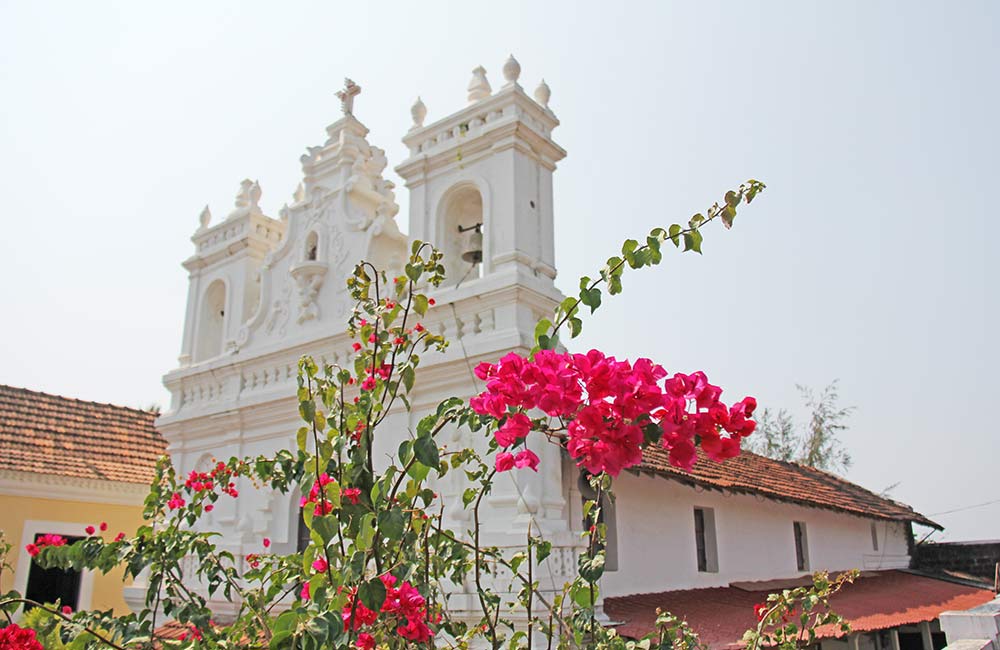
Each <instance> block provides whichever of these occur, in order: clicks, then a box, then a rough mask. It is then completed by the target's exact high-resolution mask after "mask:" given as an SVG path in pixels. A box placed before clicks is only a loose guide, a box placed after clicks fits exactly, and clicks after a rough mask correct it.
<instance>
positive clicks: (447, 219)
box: [437, 183, 486, 286]
mask: <svg viewBox="0 0 1000 650" xmlns="http://www.w3.org/2000/svg"><path fill="white" fill-rule="evenodd" d="M437 225H438V229H437V233H438V236H437V245H438V247H439V248H440V249H441V252H442V253H444V266H445V270H446V277H445V281H444V284H445V286H454V285H456V284H459V283H460V282H461V283H465V282H468V281H469V280H471V279H475V278H478V277H480V276H481V275H482V272H483V264H482V261H478V262H476V261H472V260H470V259H468V256H467V257H466V259H463V257H462V256H463V255H466V254H467V253H469V252H470V251H471V250H472V249H474V248H477V246H476V245H475V243H476V242H477V241H478V242H483V238H482V237H476V236H475V234H476V226H477V225H482V227H481V228H480V232H481V233H485V232H486V229H485V225H484V224H483V195H482V194H481V193H480V191H479V188H477V187H476V186H475V185H474V184H472V183H461V184H459V185H456V186H455V187H452V188H451V189H449V190H448V191H447V192H446V193H445V194H444V196H443V197H442V199H441V202H440V204H439V206H438V224H437ZM478 248H479V249H480V255H482V254H483V252H482V251H483V250H485V246H484V245H483V244H482V243H480V245H479V246H478ZM480 259H481V258H480Z"/></svg>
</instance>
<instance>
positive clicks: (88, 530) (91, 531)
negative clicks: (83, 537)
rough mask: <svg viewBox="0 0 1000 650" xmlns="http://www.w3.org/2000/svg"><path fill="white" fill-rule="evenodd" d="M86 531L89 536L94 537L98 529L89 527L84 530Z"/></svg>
mask: <svg viewBox="0 0 1000 650" xmlns="http://www.w3.org/2000/svg"><path fill="white" fill-rule="evenodd" d="M84 530H85V531H86V532H87V534H88V535H93V534H94V533H96V532H97V529H96V528H94V527H93V526H87V527H86V528H84Z"/></svg>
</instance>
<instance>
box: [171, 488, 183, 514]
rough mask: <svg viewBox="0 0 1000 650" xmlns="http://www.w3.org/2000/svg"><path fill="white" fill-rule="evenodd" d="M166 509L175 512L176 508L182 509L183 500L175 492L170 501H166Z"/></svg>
mask: <svg viewBox="0 0 1000 650" xmlns="http://www.w3.org/2000/svg"><path fill="white" fill-rule="evenodd" d="M167 507H168V508H170V509H171V510H176V509H178V508H183V507H184V499H183V498H182V497H181V495H180V494H178V493H177V492H174V494H173V496H171V497H170V500H169V501H167Z"/></svg>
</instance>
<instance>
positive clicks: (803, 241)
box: [0, 0, 1000, 539]
mask: <svg viewBox="0 0 1000 650" xmlns="http://www.w3.org/2000/svg"><path fill="white" fill-rule="evenodd" d="M998 18H1000V5H998V4H997V3H995V2H988V1H982V2H973V1H968V2H952V3H931V2H911V1H908V2H871V1H869V0H865V1H862V2H840V3H825V4H823V5H820V4H819V3H802V2H792V1H786V2H770V3H766V4H764V5H758V4H756V3H753V4H751V3H742V2H735V1H734V2H725V3H718V2H698V3H679V2H678V3H668V2H655V3H611V2H603V3H584V2H560V3H556V2H545V3H542V2H523V3H516V2H504V3H470V2H461V3H458V2H456V3H450V4H449V3H440V2H419V3H418V2H406V3H398V4H391V3H365V2H352V3H347V2H322V3H321V2H313V3H306V2H301V3H274V2H271V3H265V2H238V3H237V2H230V3H222V2H214V3H205V2H174V3H167V4H164V3H136V2H127V1H123V2H87V3H81V2H71V1H66V2H17V3H15V2H10V1H3V2H0V97H2V98H3V99H2V101H0V188H2V190H3V197H4V199H5V204H6V206H7V208H6V210H7V213H6V216H5V217H4V219H3V234H2V236H0V277H2V278H3V287H2V289H0V300H2V302H0V305H2V307H0V314H2V317H0V383H6V384H12V385H15V386H25V387H29V388H33V389H37V390H44V391H48V392H53V393H58V394H64V395H69V396H74V397H80V398H85V399H91V400H97V401H105V402H113V403H118V404H125V405H132V406H146V405H148V404H150V403H153V402H158V403H164V404H165V403H166V401H167V396H166V391H165V390H164V389H163V387H162V385H161V384H160V376H161V375H162V374H163V373H164V372H166V371H167V370H169V369H171V368H173V367H174V366H175V364H176V356H177V354H178V352H179V350H180V335H181V327H182V320H183V315H184V301H185V296H186V291H187V279H186V275H185V272H184V271H183V269H182V268H181V267H180V262H181V261H182V260H183V259H184V258H186V257H187V256H188V255H189V254H190V253H191V252H192V250H193V249H192V245H191V242H190V240H189V237H190V235H191V234H192V232H193V231H194V229H195V227H196V226H197V223H198V213H199V212H200V211H201V208H202V206H204V205H205V204H206V203H209V204H210V205H211V207H212V209H213V211H214V212H215V214H217V215H221V214H225V212H226V210H227V209H228V208H229V207H230V206H231V205H232V197H233V195H234V194H235V192H236V190H237V187H238V184H239V181H240V180H241V179H242V178H244V177H250V178H257V179H260V182H261V185H262V186H263V189H264V198H263V201H262V205H263V206H264V208H265V211H267V212H268V213H270V214H276V212H277V208H278V207H279V206H280V205H281V204H282V203H283V202H285V201H286V200H287V197H289V196H290V194H291V192H292V190H293V189H294V188H295V185H296V183H297V181H298V178H299V163H298V157H299V155H300V154H301V153H302V152H303V151H304V148H305V147H306V146H309V145H315V144H319V143H321V142H322V140H323V137H324V131H323V129H324V127H325V126H326V125H327V124H328V123H330V122H332V121H333V120H334V119H336V117H337V116H338V107H337V101H336V99H335V97H334V96H333V92H334V91H335V90H336V89H337V88H339V87H340V84H341V80H342V78H343V77H344V76H350V77H352V78H353V79H355V80H356V81H357V82H358V83H360V84H361V85H362V86H363V88H364V92H363V93H362V95H361V96H360V97H359V98H358V100H357V102H356V104H355V113H356V114H357V116H358V117H359V118H360V119H361V120H362V121H363V122H364V123H365V124H366V125H367V126H368V127H369V128H370V129H371V130H372V134H371V136H370V140H371V141H372V142H373V143H374V144H376V145H378V146H381V147H383V148H385V149H386V151H387V152H388V155H389V157H390V161H391V164H392V165H394V164H397V163H398V162H399V161H400V160H402V159H403V157H404V154H405V149H404V147H403V146H402V144H401V143H400V141H399V140H400V138H401V137H402V135H403V134H404V133H405V132H406V129H407V128H408V127H409V124H410V117H409V106H410V104H411V103H412V101H413V99H414V98H415V97H416V96H417V95H418V94H419V95H421V96H422V97H423V99H424V102H425V103H426V104H427V106H428V109H429V115H428V121H433V120H435V119H437V118H439V117H442V116H443V115H445V114H447V113H450V112H452V111H453V110H456V109H458V108H460V107H461V106H462V105H463V103H464V95H465V87H466V84H467V83H468V81H469V78H470V70H471V69H472V68H473V67H475V66H476V65H478V64H482V65H483V66H485V67H486V69H487V70H488V73H489V77H490V79H491V80H492V82H493V84H494V87H498V86H499V84H500V81H501V77H500V74H499V70H500V66H501V65H502V63H503V61H504V59H505V58H506V56H507V54H508V53H510V52H513V53H514V54H515V56H517V58H518V59H519V61H520V62H521V65H522V68H523V72H522V77H521V81H522V85H524V86H525V87H526V88H527V89H528V90H529V91H530V90H531V89H533V88H534V86H535V85H536V84H537V82H538V80H539V78H540V77H542V76H544V77H545V79H546V81H547V82H548V83H549V85H550V86H551V88H552V102H551V105H552V107H553V109H554V110H555V111H556V113H557V114H558V115H559V117H560V119H561V120H562V121H563V125H562V126H561V127H560V128H559V129H558V130H557V131H556V132H555V136H556V139H557V140H558V141H559V142H560V143H561V144H562V145H563V146H564V147H565V148H566V149H567V150H568V152H569V156H568V158H567V159H566V160H565V161H564V162H563V163H562V164H561V166H560V168H559V171H558V172H557V174H556V178H555V185H556V186H555V200H556V244H557V261H558V265H559V268H560V278H559V283H560V286H562V287H564V288H565V289H567V290H572V289H573V288H574V287H575V286H576V278H578V277H579V276H580V275H582V274H590V275H593V273H594V271H595V270H596V269H597V268H598V267H599V265H600V262H601V260H602V259H603V258H605V257H607V256H608V255H611V254H613V253H615V252H616V246H615V242H616V241H617V242H620V241H621V240H623V239H625V238H626V237H629V236H636V235H641V234H643V233H645V232H646V231H648V230H649V228H651V227H653V226H657V225H666V224H669V223H671V222H673V221H679V220H683V219H686V218H687V217H689V216H690V215H691V214H692V213H693V212H696V211H701V210H703V209H704V208H706V207H707V206H708V205H709V204H710V203H711V202H712V201H713V200H715V199H716V198H717V197H719V196H721V193H722V192H723V191H724V190H725V189H727V188H729V187H731V186H733V185H735V184H737V183H739V182H740V181H742V180H744V179H746V178H748V177H751V176H753V177H757V178H760V179H762V180H764V181H765V182H767V183H768V186H769V187H768V190H767V192H766V193H765V194H763V195H762V196H761V197H760V199H759V203H756V202H755V203H754V205H753V206H751V208H750V209H748V210H746V211H745V212H743V213H741V214H740V216H739V217H738V219H737V222H736V227H735V229H734V230H733V231H732V232H729V233H723V232H722V231H721V230H718V229H712V232H709V233H707V236H706V241H705V246H704V249H705V255H704V257H703V258H694V257H688V256H684V257H680V256H669V257H668V260H667V261H666V262H665V263H664V264H663V265H662V266H661V267H658V268H657V269H655V270H646V271H643V272H642V273H639V274H630V275H628V276H627V277H626V279H625V289H626V291H625V293H624V294H623V295H622V296H620V297H618V298H616V299H614V300H613V301H611V302H610V303H608V307H607V308H606V309H604V310H602V311H601V312H599V316H598V317H597V318H596V319H595V320H594V321H592V322H591V323H590V324H588V326H587V330H586V334H585V336H584V338H583V342H582V343H581V347H582V346H584V345H587V346H593V347H600V348H602V349H604V350H605V351H607V352H609V353H613V354H616V355H619V356H629V357H636V356H640V355H642V356H649V357H652V358H654V359H656V360H657V361H659V362H661V363H663V364H664V365H665V366H666V367H667V368H668V369H669V370H678V371H692V370H696V369H704V370H705V371H706V372H707V373H708V374H709V377H710V378H711V379H712V380H713V381H715V382H717V383H720V384H721V385H722V386H723V387H725V388H726V389H727V395H729V396H730V397H732V398H738V397H741V396H742V395H744V394H752V395H756V396H757V397H758V399H759V400H760V402H761V403H762V404H763V405H765V406H770V407H774V408H778V407H782V406H784V407H791V408H793V409H799V408H800V401H799V399H798V396H797V393H796V391H795V388H794V384H795V383H796V382H798V383H804V384H809V385H813V386H816V387H819V386H822V385H824V384H825V383H827V382H828V381H829V380H831V379H833V378H840V380H841V386H842V394H843V397H844V400H843V401H844V403H845V404H853V405H856V406H857V407H858V410H857V412H856V414H855V416H854V417H853V419H852V420H851V425H852V426H851V429H850V431H848V432H847V433H846V434H845V435H844V436H843V438H844V441H845V443H846V444H847V446H848V447H849V449H850V450H851V453H852V454H853V456H854V460H855V466H854V468H853V470H852V471H851V473H850V475H849V478H850V479H851V480H854V481H856V482H858V483H860V484H862V485H864V486H866V487H869V488H872V489H874V490H876V491H878V490H882V489H884V488H885V487H887V486H889V485H891V484H893V483H897V482H898V483H899V486H898V487H897V488H896V489H895V490H894V491H893V496H894V497H895V498H897V499H899V500H902V501H904V502H906V503H909V504H911V505H912V506H914V507H915V508H916V509H917V510H919V511H920V512H923V513H924V514H927V515H930V516H931V517H932V518H935V519H937V520H939V521H940V522H941V523H942V524H944V525H945V526H946V527H947V528H948V530H947V531H946V535H945V536H944V537H945V538H949V539H971V538H1000V502H994V503H992V504H991V505H988V506H983V507H979V508H973V509H969V510H964V511H962V512H957V513H951V514H942V515H936V513H940V512H943V511H949V510H954V509H958V508H965V507H967V506H973V505H976V504H980V503H984V502H988V501H994V500H997V499H1000V490H998V489H997V487H996V485H997V483H996V480H997V475H998V473H997V466H998V456H1000V443H998V441H997V433H996V432H995V431H994V429H993V426H994V422H993V416H994V413H993V410H994V409H995V408H997V405H998V400H997V398H996V395H997V393H998V392H1000V381H998V379H997V375H996V373H995V372H994V368H996V367H997V364H998V362H1000V353H998V345H997V343H996V340H995V338H994V332H995V330H996V328H997V326H998V312H1000V309H998V299H997V295H998V294H997V291H996V289H995V288H994V287H993V286H992V283H991V280H992V279H993V277H994V276H995V275H996V255H993V254H992V249H993V246H994V242H995V241H996V240H997V235H998V234H1000V233H998V226H997V223H998V219H997V218H996V216H995V214H994V213H995V212H996V209H995V203H996V187H997V176H998V171H1000V165H998V163H997V151H1000V136H998V129H997V118H996V116H997V105H998V103H1000V101H998V100H1000V92H998V90H997V87H998V86H997V82H998V79H1000V76H998V62H1000V46H998V40H997V38H996V31H997V26H998ZM392 177H393V178H395V175H394V174H392ZM395 179H396V180H397V182H398V178H395ZM398 194H399V199H400V203H401V205H402V207H403V210H402V211H401V214H402V215H405V214H406V201H407V196H406V192H405V190H404V189H401V190H400V191H399V192H398ZM401 225H402V226H403V227H404V229H405V227H406V224H405V219H403V222H402V224H401ZM988 250H989V253H988V252H987V251H988ZM799 412H800V413H801V411H799ZM803 415H804V414H803Z"/></svg>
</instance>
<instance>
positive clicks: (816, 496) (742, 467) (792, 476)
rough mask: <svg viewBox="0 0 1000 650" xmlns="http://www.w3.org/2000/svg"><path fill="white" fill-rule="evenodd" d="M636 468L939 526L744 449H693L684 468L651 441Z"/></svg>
mask: <svg viewBox="0 0 1000 650" xmlns="http://www.w3.org/2000/svg"><path fill="white" fill-rule="evenodd" d="M639 469H640V471H646V472H651V473H654V474H656V475H659V476H664V477H666V478H669V479H673V480H676V481H680V482H681V483H687V484H691V485H700V486H702V487H707V488H715V489H718V490H726V491H728V492H739V493H744V494H756V495H760V496H763V497H767V498H769V499H775V500H777V501H787V502H791V503H798V504H800V505H805V506H811V507H814V508H826V509H829V510H839V511H841V512H848V513H851V514H855V515H860V516H862V517H874V518H876V519H891V520H896V521H912V522H916V523H918V524H923V525H925V526H931V527H933V528H937V529H939V530H942V527H941V526H940V525H939V524H937V523H935V522H933V521H931V520H930V519H928V518H927V517H925V516H923V515H922V514H920V513H919V512H916V511H914V510H913V508H911V507H910V506H908V505H906V504H903V503H899V502H898V501H893V500H892V499H887V498H885V497H881V496H879V495H877V494H875V493H874V492H871V491H869V490H866V489H864V488H863V487H861V486H859V485H855V484H854V483H851V482H849V481H845V480H844V479H842V478H840V477H839V476H834V475H833V474H831V473H829V472H824V471H822V470H818V469H816V468H814V467H807V466H805V465H799V464H798V463H789V462H785V461H780V460H773V459H771V458H765V457H764V456H758V455H757V454H754V453H751V452H748V451H744V452H743V453H741V454H740V455H739V456H738V457H737V458H731V459H729V460H727V461H724V462H721V463H719V462H714V461H711V460H708V459H707V458H705V456H704V455H702V454H701V452H700V450H699V455H698V462H697V464H695V466H694V469H693V470H691V471H690V472H685V471H683V470H680V469H677V468H676V467H672V466H671V465H670V463H669V462H668V456H667V452H666V451H664V450H663V449H662V448H660V447H657V446H655V445H650V446H649V447H647V448H646V450H645V451H643V463H642V465H640V466H639Z"/></svg>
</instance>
